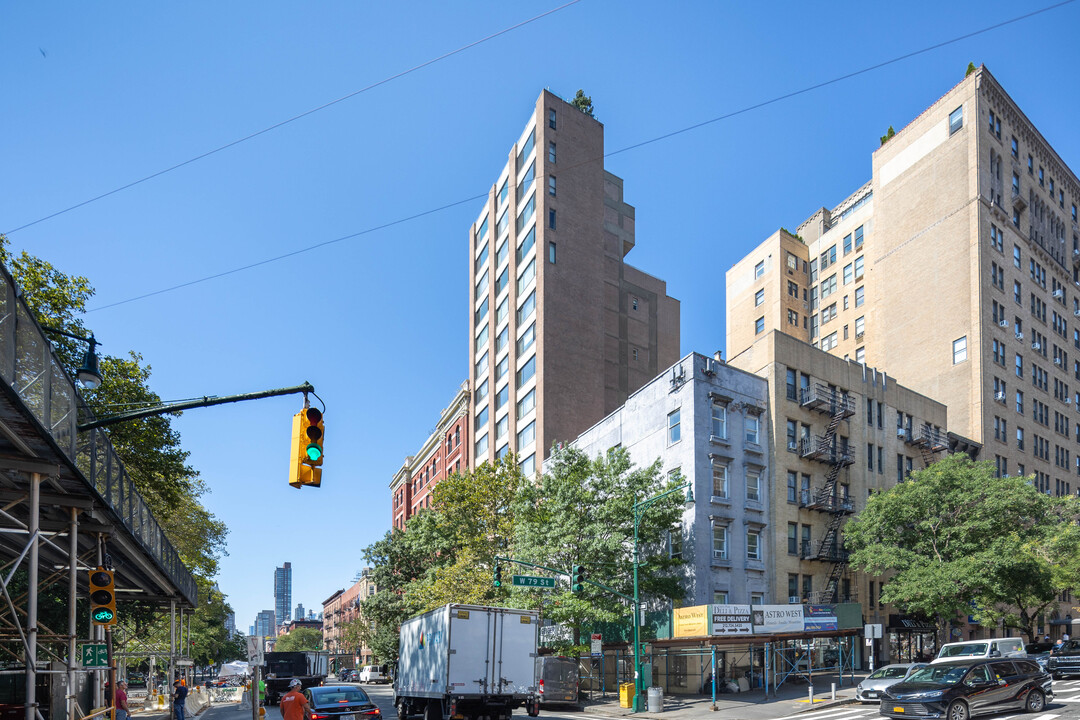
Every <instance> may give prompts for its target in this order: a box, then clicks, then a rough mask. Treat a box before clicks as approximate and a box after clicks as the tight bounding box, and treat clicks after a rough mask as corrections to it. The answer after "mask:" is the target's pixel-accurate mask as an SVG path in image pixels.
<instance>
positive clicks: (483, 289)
mask: <svg viewBox="0 0 1080 720" xmlns="http://www.w3.org/2000/svg"><path fill="white" fill-rule="evenodd" d="M487 289H488V271H487V270H485V271H484V274H483V275H481V276H480V279H479V280H477V281H476V299H477V300H479V299H480V298H481V297H483V296H484V295H485V294H487Z"/></svg>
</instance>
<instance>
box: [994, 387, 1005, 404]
mask: <svg viewBox="0 0 1080 720" xmlns="http://www.w3.org/2000/svg"><path fill="white" fill-rule="evenodd" d="M994 399H995V400H997V401H998V402H1000V403H1003V402H1005V393H1004V392H1002V391H1000V390H999V391H997V392H996V393H994Z"/></svg>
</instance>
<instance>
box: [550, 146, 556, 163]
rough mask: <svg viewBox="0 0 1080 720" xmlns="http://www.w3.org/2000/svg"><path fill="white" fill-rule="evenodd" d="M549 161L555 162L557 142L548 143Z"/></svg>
mask: <svg viewBox="0 0 1080 720" xmlns="http://www.w3.org/2000/svg"><path fill="white" fill-rule="evenodd" d="M548 162H550V163H553V162H555V143H553V142H549V143H548Z"/></svg>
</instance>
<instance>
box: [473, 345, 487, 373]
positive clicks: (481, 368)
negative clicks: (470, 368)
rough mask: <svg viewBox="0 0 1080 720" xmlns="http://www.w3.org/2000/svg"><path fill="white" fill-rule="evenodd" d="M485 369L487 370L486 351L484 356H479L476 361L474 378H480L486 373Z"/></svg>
mask: <svg viewBox="0 0 1080 720" xmlns="http://www.w3.org/2000/svg"><path fill="white" fill-rule="evenodd" d="M487 369H488V353H487V350H485V351H484V354H483V355H481V356H480V359H479V360H477V361H476V375H475V377H480V376H481V375H483V374H484V373H486V372H487Z"/></svg>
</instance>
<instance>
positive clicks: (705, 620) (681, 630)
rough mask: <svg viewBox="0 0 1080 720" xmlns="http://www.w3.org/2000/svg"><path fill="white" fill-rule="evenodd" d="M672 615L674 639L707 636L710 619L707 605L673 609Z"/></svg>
mask: <svg viewBox="0 0 1080 720" xmlns="http://www.w3.org/2000/svg"><path fill="white" fill-rule="evenodd" d="M674 615H675V633H674V636H675V637H677V638H682V637H705V636H707V635H708V634H709V630H710V629H711V621H712V618H711V616H710V615H709V606H708V605H695V606H694V607H684V608H675V610H674Z"/></svg>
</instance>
